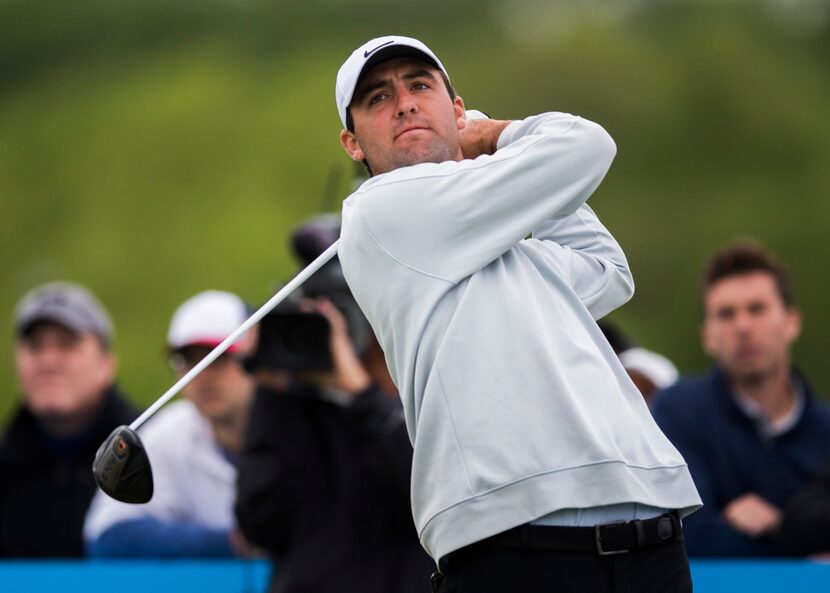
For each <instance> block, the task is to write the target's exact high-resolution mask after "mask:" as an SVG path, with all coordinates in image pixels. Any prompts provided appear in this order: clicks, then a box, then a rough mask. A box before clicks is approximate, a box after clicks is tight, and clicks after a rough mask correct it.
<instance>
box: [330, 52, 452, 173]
mask: <svg viewBox="0 0 830 593" xmlns="http://www.w3.org/2000/svg"><path fill="white" fill-rule="evenodd" d="M350 111H351V115H352V121H353V122H354V130H355V131H354V133H352V132H349V131H348V130H343V131H342V132H341V134H340V142H341V144H342V145H343V148H344V149H345V150H346V152H348V153H349V156H351V157H352V158H353V159H354V160H356V161H362V160H364V159H366V160H367V161H368V162H369V166H370V167H371V169H372V173H373V174H375V175H378V174H380V173H386V172H388V171H392V170H394V169H397V168H399V167H406V166H409V165H415V164H418V163H441V162H444V161H448V160H461V158H462V155H461V149H460V147H459V143H458V132H459V130H461V129H463V128H464V125H465V119H464V117H465V114H464V102H463V101H462V100H461V98H460V97H456V98H455V99H450V95H449V92H448V91H447V88H446V86H445V84H444V79H443V78H442V76H441V72H440V70H438V69H436V68H435V67H433V66H430V65H428V64H426V63H425V62H422V61H420V60H415V59H412V58H397V59H393V60H389V61H386V62H382V63H380V64H378V65H377V66H376V67H374V68H373V69H372V70H370V71H369V72H368V73H367V74H366V75H365V76H364V77H363V78H362V79H361V81H360V82H359V83H358V85H357V88H356V89H355V93H354V98H353V99H352V103H351V105H350Z"/></svg>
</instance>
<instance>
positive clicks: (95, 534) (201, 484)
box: [84, 291, 254, 558]
mask: <svg viewBox="0 0 830 593" xmlns="http://www.w3.org/2000/svg"><path fill="white" fill-rule="evenodd" d="M247 317H248V310H247V307H246V305H245V303H244V302H243V301H242V299H240V298H239V297H238V296H236V295H234V294H231V293H227V292H220V291H206V292H202V293H199V294H197V295H196V296H194V297H192V298H190V299H188V300H187V301H185V302H184V303H183V304H182V305H181V306H180V307H179V308H178V309H177V310H176V312H175V313H174V315H173V318H172V320H171V322H170V329H169V332H168V335H167V346H168V348H169V354H170V361H171V366H172V367H173V370H174V372H175V373H176V375H177V378H180V377H181V376H183V375H184V374H185V373H187V372H188V371H189V370H190V369H192V368H193V367H194V366H195V365H196V364H198V363H199V361H201V360H202V359H203V358H204V357H205V356H206V355H207V354H208V353H209V352H210V351H211V350H212V349H213V348H214V347H215V346H216V345H217V344H219V343H220V342H222V341H223V340H224V339H225V338H226V337H227V336H228V335H230V334H231V333H232V332H233V331H234V330H236V328H237V327H239V326H240V325H241V324H242V323H243V322H244V321H245V319H246V318H247ZM253 342H254V336H253V335H252V333H251V332H249V333H248V334H246V335H245V336H243V337H242V338H240V339H239V340H238V341H237V342H235V343H234V344H233V345H231V346H230V348H228V350H227V351H226V352H225V353H224V354H222V355H221V356H220V357H219V358H217V359H216V360H215V361H214V362H213V363H212V364H211V365H210V366H209V367H207V368H206V369H205V370H204V371H202V373H200V374H199V375H198V376H197V377H196V378H195V379H193V381H191V382H190V383H189V384H188V385H187V386H186V387H185V388H184V390H183V391H182V393H183V395H184V397H185V399H184V400H182V401H178V402H175V403H173V404H170V405H169V406H168V407H167V408H166V409H164V410H162V411H161V412H159V413H158V415H157V416H156V417H154V418H153V419H152V420H151V421H150V422H149V423H148V424H147V425H146V426H145V427H144V428H143V429H142V430H141V432H140V436H141V440H142V442H143V443H144V446H145V448H146V450H147V455H148V457H149V459H150V464H151V467H152V470H153V481H154V486H155V487H154V493H153V498H152V499H151V500H150V502H148V503H147V504H144V505H134V504H125V503H123V502H119V501H117V500H113V499H112V498H109V497H108V496H106V495H105V494H104V493H103V492H99V493H98V494H97V495H96V497H95V499H94V500H93V503H92V506H91V508H90V510H89V514H88V515H87V519H86V525H85V527H84V536H85V539H86V542H87V552H88V553H89V554H90V555H91V556H97V557H154V558H175V557H223V556H234V555H248V554H249V553H250V552H251V548H250V546H248V545H247V544H246V543H245V540H244V538H243V537H242V536H241V534H239V533H238V532H237V531H236V530H235V527H234V524H235V522H234V519H233V504H234V500H235V496H236V477H237V471H236V457H237V455H238V453H239V450H240V449H241V447H242V441H243V439H244V433H245V428H246V424H247V419H248V413H249V411H250V404H251V401H252V399H253V391H254V383H253V380H252V379H251V377H250V376H249V375H248V374H247V373H246V372H245V370H244V369H243V368H242V364H241V358H240V357H241V356H243V355H244V354H245V353H247V352H249V351H250V349H251V348H252V346H253Z"/></svg>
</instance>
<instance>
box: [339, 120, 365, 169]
mask: <svg viewBox="0 0 830 593" xmlns="http://www.w3.org/2000/svg"><path fill="white" fill-rule="evenodd" d="M340 146H342V147H343V150H345V151H346V152H347V153H348V155H349V156H350V157H351V158H352V160H354V161H357V162H361V161H362V160H364V159H365V158H366V155H365V154H364V153H363V150H361V148H360V143H359V142H358V141H357V137H356V136H355V135H354V132H350V131H349V130H346V129H345V128H344V129H343V130H341V131H340Z"/></svg>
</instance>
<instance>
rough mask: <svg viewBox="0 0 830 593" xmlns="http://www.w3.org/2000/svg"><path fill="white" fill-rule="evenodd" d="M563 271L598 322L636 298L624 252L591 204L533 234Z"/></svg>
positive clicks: (552, 220) (541, 227)
mask: <svg viewBox="0 0 830 593" xmlns="http://www.w3.org/2000/svg"><path fill="white" fill-rule="evenodd" d="M533 238H534V239H536V240H539V241H542V243H543V245H544V246H545V247H546V248H547V251H548V252H549V253H550V256H551V257H553V258H555V259H556V260H557V262H558V265H559V266H561V267H563V268H564V270H565V272H566V274H567V276H568V280H569V282H570V285H571V287H572V288H573V289H574V292H576V294H577V296H578V297H579V298H580V300H581V301H582V302H583V304H584V305H585V307H586V308H587V309H588V311H590V312H591V315H592V316H593V318H594V319H599V318H601V317H603V316H604V315H607V314H608V313H610V312H611V311H613V310H614V309H616V308H617V307H619V306H621V305H623V304H624V303H626V302H627V301H628V300H629V299H630V298H631V296H632V295H633V294H634V280H633V278H632V277H631V271H630V270H629V267H628V261H627V260H626V258H625V253H623V250H622V248H621V247H620V246H619V244H618V243H617V241H616V240H615V239H614V237H613V236H612V235H611V233H609V232H608V229H606V228H605V226H603V224H602V223H601V222H600V221H599V218H597V215H596V214H594V211H593V210H591V207H590V206H588V205H587V204H583V205H582V206H580V207H579V208H578V209H577V210H576V212H574V213H573V214H570V215H568V216H563V217H559V218H552V219H550V220H548V221H546V222H544V223H542V225H541V226H540V227H539V228H537V229H536V230H535V231H534V232H533Z"/></svg>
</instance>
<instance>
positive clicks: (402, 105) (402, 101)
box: [397, 89, 418, 117]
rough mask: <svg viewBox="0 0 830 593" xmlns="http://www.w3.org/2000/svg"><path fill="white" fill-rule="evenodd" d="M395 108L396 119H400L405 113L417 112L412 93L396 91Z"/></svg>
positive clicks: (403, 90)
mask: <svg viewBox="0 0 830 593" xmlns="http://www.w3.org/2000/svg"><path fill="white" fill-rule="evenodd" d="M397 107H398V109H397V113H398V117H402V116H403V115H405V114H407V113H415V112H417V111H418V104H417V103H416V102H415V97H414V96H413V95H412V93H410V92H409V91H407V90H405V89H402V90H400V91H398V104H397Z"/></svg>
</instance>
